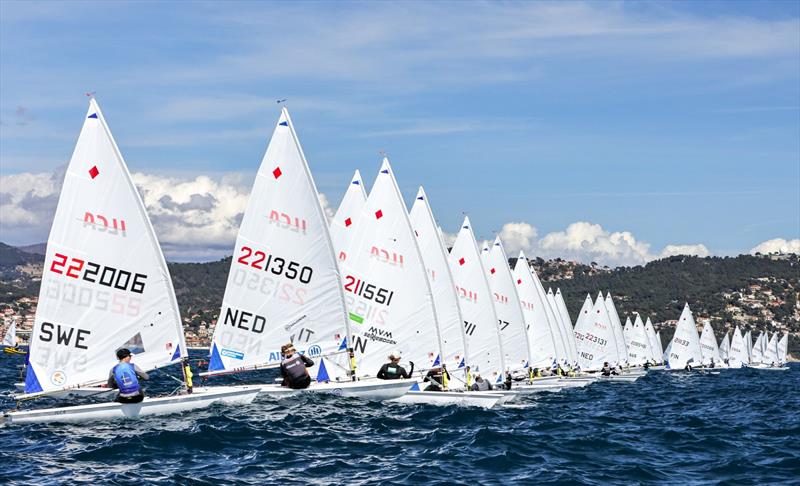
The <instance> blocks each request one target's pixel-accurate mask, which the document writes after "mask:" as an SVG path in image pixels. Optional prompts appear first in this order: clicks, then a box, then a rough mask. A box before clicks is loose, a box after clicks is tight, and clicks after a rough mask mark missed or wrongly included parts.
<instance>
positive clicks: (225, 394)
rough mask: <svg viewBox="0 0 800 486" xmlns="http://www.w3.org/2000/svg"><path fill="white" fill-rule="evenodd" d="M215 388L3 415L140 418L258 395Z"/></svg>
mask: <svg viewBox="0 0 800 486" xmlns="http://www.w3.org/2000/svg"><path fill="white" fill-rule="evenodd" d="M215 388H216V389H215V390H203V389H198V390H195V392H194V393H192V394H188V395H176V396H169V397H158V398H149V397H148V398H145V399H144V401H142V402H141V403H117V402H111V403H96V404H91V405H74V406H71V407H58V408H46V409H40V410H22V411H16V412H7V413H4V414H3V420H4V422H5V423H6V424H9V425H13V424H25V423H49V422H66V423H75V422H90V421H100V420H119V419H137V418H140V417H148V416H156V415H168V414H173V413H181V412H187V411H190V410H197V409H201V408H205V407H208V406H209V405H211V404H212V403H225V404H247V403H250V402H252V401H253V400H254V399H255V397H256V395H257V394H258V389H257V388H252V387H215Z"/></svg>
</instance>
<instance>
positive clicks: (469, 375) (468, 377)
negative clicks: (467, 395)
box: [467, 371, 472, 390]
mask: <svg viewBox="0 0 800 486" xmlns="http://www.w3.org/2000/svg"><path fill="white" fill-rule="evenodd" d="M470 388H472V373H470V372H469V371H467V390H469V389H470Z"/></svg>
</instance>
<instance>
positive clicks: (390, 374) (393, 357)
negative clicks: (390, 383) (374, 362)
mask: <svg viewBox="0 0 800 486" xmlns="http://www.w3.org/2000/svg"><path fill="white" fill-rule="evenodd" d="M401 359H402V356H400V352H399V351H394V352H392V354H390V355H389V362H388V363H384V365H383V366H381V369H380V370H378V378H380V379H381V380H399V379H401V378H411V375H412V374H413V373H414V362H413V361H409V362H408V363H409V364H410V365H411V371H409V372H406V369H405V368H403V367H402V366H400V360H401Z"/></svg>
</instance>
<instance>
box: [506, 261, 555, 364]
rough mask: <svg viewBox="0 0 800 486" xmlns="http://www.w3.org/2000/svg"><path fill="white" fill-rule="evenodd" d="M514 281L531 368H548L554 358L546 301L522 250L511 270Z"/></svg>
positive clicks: (552, 338) (553, 340)
mask: <svg viewBox="0 0 800 486" xmlns="http://www.w3.org/2000/svg"><path fill="white" fill-rule="evenodd" d="M512 274H513V278H514V282H516V284H517V294H518V295H519V300H520V305H521V306H522V315H523V316H524V319H525V324H526V329H527V330H528V341H529V342H530V348H531V362H530V366H531V368H549V367H550V366H551V365H552V363H553V361H554V360H556V345H555V338H554V337H553V333H552V331H551V329H550V325H549V324H548V321H547V313H546V312H545V306H546V305H547V303H546V302H544V301H542V299H541V297H540V296H539V293H538V292H537V290H536V283H535V282H534V276H533V274H532V272H531V268H530V266H529V265H528V259H527V258H525V254H524V253H523V252H520V253H519V258H517V261H516V263H515V264H514V269H513V270H512Z"/></svg>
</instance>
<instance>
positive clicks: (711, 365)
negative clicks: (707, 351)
mask: <svg viewBox="0 0 800 486" xmlns="http://www.w3.org/2000/svg"><path fill="white" fill-rule="evenodd" d="M716 366H717V365H716V364H715V363H714V358H711V364H709V365H708V367H709V368H715V367H716Z"/></svg>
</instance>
